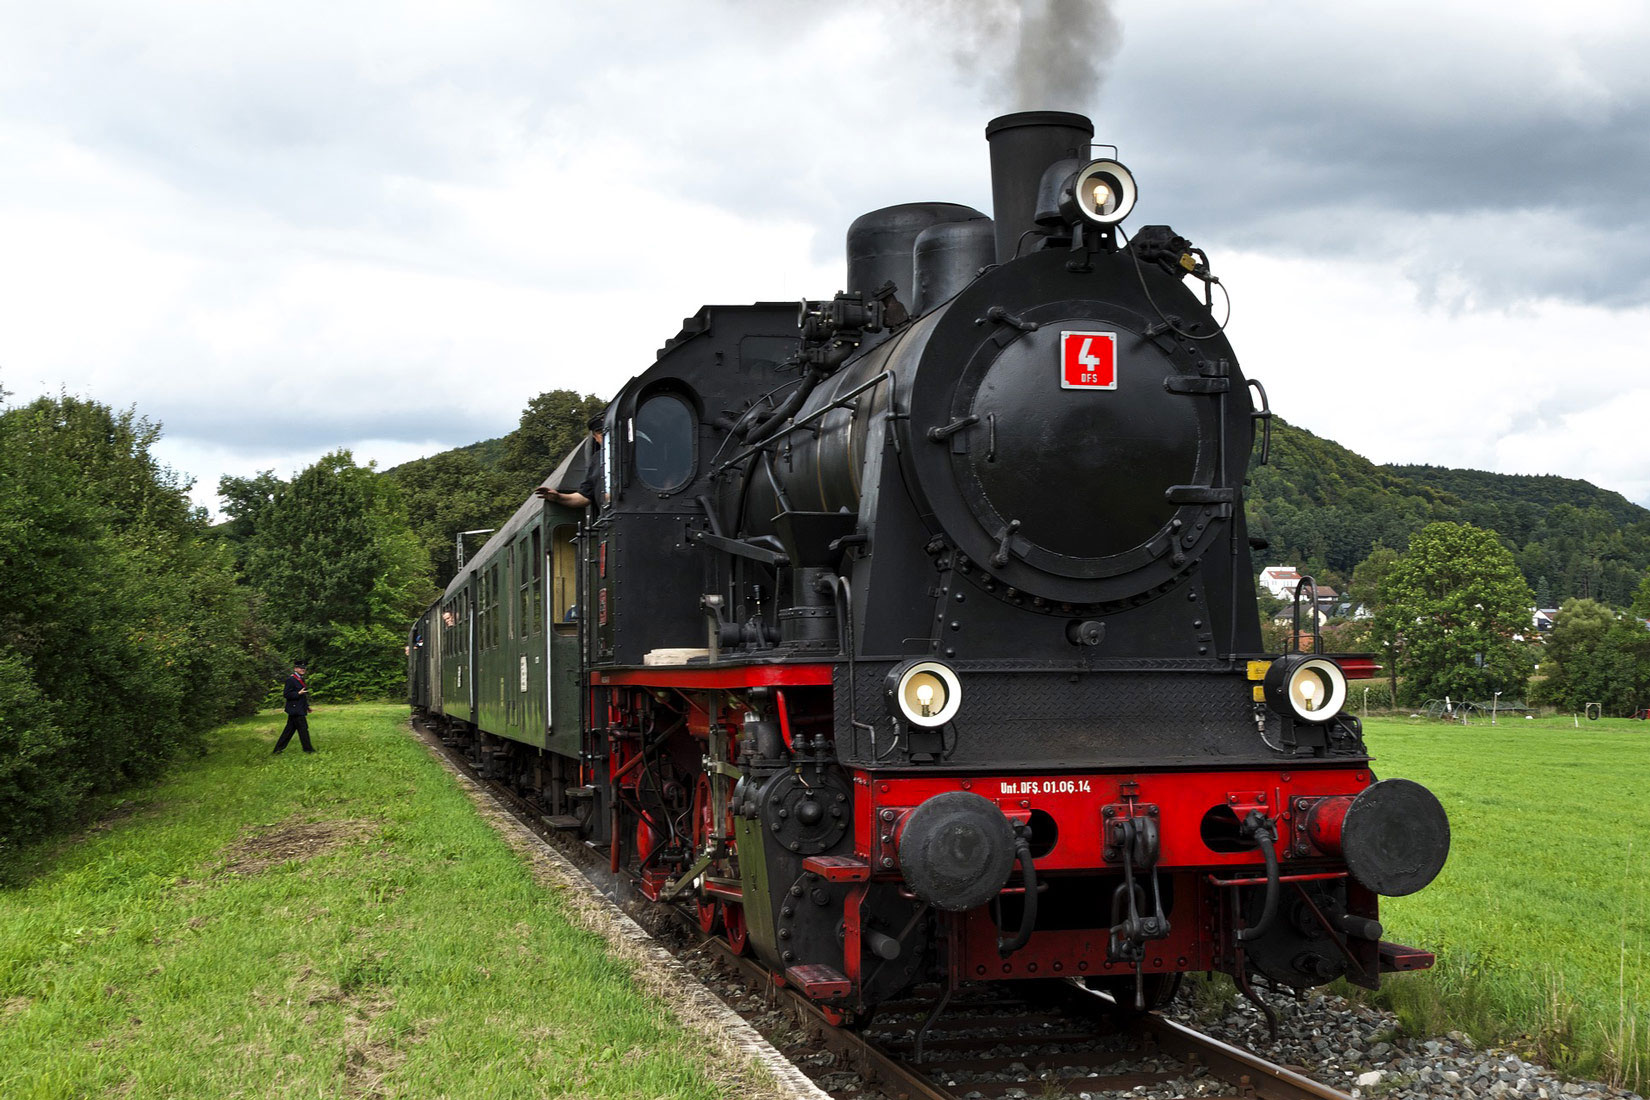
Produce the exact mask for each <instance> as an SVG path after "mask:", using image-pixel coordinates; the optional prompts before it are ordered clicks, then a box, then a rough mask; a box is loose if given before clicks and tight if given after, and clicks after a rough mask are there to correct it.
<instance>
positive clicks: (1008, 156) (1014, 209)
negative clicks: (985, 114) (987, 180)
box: [985, 111, 1094, 264]
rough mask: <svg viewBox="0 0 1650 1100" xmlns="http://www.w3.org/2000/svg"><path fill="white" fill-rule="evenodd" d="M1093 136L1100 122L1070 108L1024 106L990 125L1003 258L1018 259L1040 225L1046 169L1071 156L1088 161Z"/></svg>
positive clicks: (1000, 258)
mask: <svg viewBox="0 0 1650 1100" xmlns="http://www.w3.org/2000/svg"><path fill="white" fill-rule="evenodd" d="M1093 137H1094V123H1092V122H1090V121H1089V120H1088V119H1087V118H1086V117H1084V116H1083V115H1077V114H1071V113H1069V112H1066V111H1022V112H1020V113H1019V114H1013V115H1003V116H1001V117H1000V118H994V119H992V120H991V121H990V122H989V123H987V124H986V127H985V139H986V141H988V142H990V143H991V206H992V212H991V213H992V218H993V219H994V221H995V222H996V230H997V262H998V263H1000V264H1002V263H1007V262H1008V261H1009V260H1012V259H1013V258H1014V257H1015V255H1016V253H1017V251H1018V250H1019V248H1020V247H1021V242H1020V238H1021V237H1022V236H1024V235H1025V234H1026V233H1027V232H1028V231H1030V230H1035V229H1037V222H1036V220H1035V219H1036V215H1037V188H1038V185H1039V184H1040V183H1041V182H1042V179H1043V170H1044V169H1046V168H1047V167H1048V166H1049V165H1051V164H1053V163H1054V162H1055V161H1057V160H1065V159H1067V158H1068V157H1076V158H1078V159H1080V160H1087V159H1088V154H1089V142H1090V140H1091V139H1092V138H1093Z"/></svg>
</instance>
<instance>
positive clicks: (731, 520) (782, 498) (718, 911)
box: [408, 112, 1449, 1023]
mask: <svg viewBox="0 0 1650 1100" xmlns="http://www.w3.org/2000/svg"><path fill="white" fill-rule="evenodd" d="M1092 137H1093V126H1092V124H1091V123H1090V121H1089V120H1088V119H1087V118H1084V117H1083V116H1081V115H1075V114H1067V113H1063V112H1030V113H1021V114H1012V115H1007V116H1004V117H1001V118H998V119H996V120H994V121H992V122H991V123H990V124H989V125H988V126H987V128H986V138H987V140H988V142H989V146H990V158H991V180H992V192H993V204H994V216H993V217H990V218H988V217H986V216H985V215H983V214H981V213H980V212H979V211H976V210H973V209H970V208H968V207H966V206H959V205H953V204H948V203H914V204H908V205H901V206H893V207H889V208H886V209H882V210H876V211H873V212H871V213H868V214H866V215H864V216H862V217H860V218H859V219H858V220H856V221H855V222H854V223H853V225H852V226H851V227H850V228H849V230H848V234H847V252H848V255H847V272H848V273H847V289H846V290H845V291H843V292H840V293H838V294H836V295H835V296H834V297H833V298H830V299H828V300H821V301H805V302H803V303H802V305H801V308H800V311H799V310H798V307H797V306H796V305H794V304H784V303H772V302H766V303H757V304H754V305H736V306H705V307H704V308H702V309H701V310H700V311H699V312H698V313H697V314H695V315H694V316H692V317H690V318H688V319H687V320H686V321H684V322H683V325H682V329H681V331H680V332H679V333H677V334H676V335H675V336H674V337H672V338H671V339H669V340H668V341H667V342H666V343H665V346H664V347H663V348H662V349H660V351H659V352H658V356H657V358H656V359H655V361H654V363H653V364H652V366H650V367H648V368H647V369H646V370H644V371H643V372H642V373H640V374H638V375H637V376H635V377H634V378H632V379H631V380H630V381H629V382H628V383H627V384H626V385H625V386H624V387H623V388H622V389H621V390H620V392H619V393H618V395H617V396H616V397H615V398H614V399H613V401H612V402H611V404H609V405H608V407H607V409H606V412H605V413H604V415H603V418H602V421H601V427H602V428H603V430H602V431H601V432H600V433H599V442H598V441H597V437H596V435H594V434H593V435H592V438H591V439H590V440H588V441H586V443H585V444H583V445H581V446H580V447H579V448H577V449H576V450H575V451H574V452H573V453H571V454H569V455H567V456H566V458H565V459H564V460H563V461H562V462H561V464H560V466H559V467H558V468H557V469H556V471H555V472H554V473H552V474H551V475H550V477H549V478H548V479H547V480H546V481H545V487H546V488H550V489H556V490H569V489H571V488H572V487H573V486H574V485H576V484H578V483H579V481H580V479H581V477H583V476H586V471H587V470H591V471H594V474H593V481H594V483H595V485H596V486H597V487H596V489H595V492H596V494H597V499H596V500H595V501H594V502H593V504H592V507H591V508H590V509H589V510H588V511H587V510H584V509H573V508H569V507H566V506H564V505H562V504H560V503H557V502H555V501H554V500H546V499H543V498H542V497H541V496H534V497H531V498H529V499H528V500H527V501H526V502H525V503H524V504H523V505H522V506H521V508H520V509H519V510H518V511H517V512H516V513H515V514H514V515H513V516H512V517H511V519H510V520H509V522H508V523H507V524H506V525H505V526H504V527H503V528H502V529H500V530H499V531H498V532H497V533H496V534H494V535H493V537H492V538H491V539H490V540H489V541H488V542H487V544H486V545H485V546H484V547H483V548H482V549H481V551H480V552H479V554H477V555H476V556H475V558H474V559H473V560H472V561H470V562H469V563H468V564H466V565H464V567H463V569H462V571H461V572H460V573H459V574H458V576H457V577H456V579H455V580H454V581H453V582H452V584H451V585H450V586H449V587H448V588H447V590H446V592H445V594H444V595H443V596H442V598H441V599H440V600H439V601H438V602H437V603H436V604H435V605H434V606H432V607H431V608H430V609H429V610H428V611H427V612H426V613H425V614H424V615H423V616H422V617H421V618H420V619H419V620H418V622H417V623H415V624H414V625H413V626H412V628H411V631H410V634H409V639H408V642H409V645H408V650H409V682H410V685H411V687H410V692H411V702H412V705H413V706H414V708H416V709H417V710H419V711H421V712H424V713H426V714H427V715H429V716H430V717H431V719H432V720H434V721H436V722H438V723H439V724H441V726H442V727H443V729H444V730H445V732H446V734H447V736H449V737H450V738H453V739H456V740H459V741H462V742H463V743H464V744H465V745H467V746H468V750H469V752H470V754H471V757H472V759H473V760H474V761H475V762H476V763H477V765H478V766H479V767H481V768H483V769H484V770H485V771H486V772H487V773H488V774H491V775H493V776H496V777H498V778H501V779H505V780H508V781H509V782H511V783H513V784H515V785H516V787H517V788H518V789H519V790H520V791H522V792H524V793H526V794H527V795H528V796H529V797H531V798H532V799H534V800H536V804H537V805H538V806H539V807H540V808H541V809H542V812H543V816H544V819H545V821H547V822H548V823H549V824H551V825H553V826H554V827H556V828H560V829H565V830H567V831H569V832H572V833H575V834H576V835H578V836H579V837H581V838H583V839H584V840H586V841H587V842H588V843H590V844H591V845H594V846H596V847H598V848H600V849H604V850H605V851H606V853H607V855H608V858H609V860H610V865H611V867H612V869H613V870H614V871H615V872H618V873H621V874H624V875H626V876H627V877H628V879H629V881H631V882H633V883H634V886H635V889H636V890H638V891H639V892H640V893H641V894H642V895H643V896H644V897H646V898H648V899H651V900H653V901H656V902H660V903H666V904H675V905H681V906H685V907H688V908H690V909H691V911H692V912H693V913H694V915H695V916H696V917H697V919H698V921H699V922H700V924H701V926H702V927H703V928H704V929H705V930H706V931H707V932H719V933H720V934H721V935H723V936H725V937H726V939H727V940H728V942H729V943H730V944H731V945H733V946H734V947H735V948H737V949H739V950H741V951H752V952H754V953H755V954H756V955H757V956H758V957H759V958H760V959H761V960H762V962H763V963H765V964H766V966H768V967H769V968H770V969H771V971H772V973H773V974H774V975H775V976H776V979H777V980H779V981H782V982H784V983H788V984H789V985H792V986H794V987H795V988H796V989H798V990H800V991H801V992H802V993H803V994H805V995H806V996H808V997H809V998H812V999H813V1000H814V1001H815V1002H817V1003H818V1004H819V1005H820V1006H821V1007H822V1008H823V1009H824V1010H825V1011H826V1012H827V1014H829V1015H830V1016H831V1017H832V1018H833V1019H835V1020H837V1021H839V1022H845V1023H846V1022H851V1021H854V1020H857V1019H862V1018H864V1016H865V1015H866V1014H867V1013H868V1012H869V1011H871V1010H872V1009H874V1008H875V1006H876V1005H877V1004H878V1003H879V1002H883V1001H885V1000H887V999H889V998H891V997H893V996H895V995H896V994H898V993H899V992H900V991H902V990H904V989H905V988H907V987H908V986H910V985H911V984H912V983H914V982H917V981H919V980H930V981H933V980H937V981H938V982H940V983H941V985H942V986H943V988H945V989H946V990H948V991H950V990H954V989H956V988H957V987H958V986H960V985H961V984H962V983H964V982H974V981H987V980H996V981H1001V980H1015V979H1045V978H1059V977H1066V978H1080V979H1084V980H1085V981H1087V982H1088V983H1090V984H1091V985H1094V986H1097V987H1102V988H1107V989H1110V990H1112V991H1113V992H1115V993H1116V994H1118V997H1119V1001H1120V1003H1121V1004H1124V1005H1130V1004H1132V1005H1135V1006H1148V1005H1152V1004H1156V1003H1159V1002H1161V1001H1162V1000H1163V999H1164V998H1166V997H1167V996H1170V995H1171V994H1172V992H1173V989H1174V986H1175V985H1176V983H1177V981H1178V976H1179V975H1180V974H1182V973H1184V972H1187V971H1223V972H1226V973H1228V974H1230V975H1232V976H1233V978H1234V979H1235V980H1236V981H1237V983H1238V985H1239V987H1240V988H1241V989H1243V990H1244V991H1245V992H1246V993H1247V994H1249V995H1250V996H1251V997H1254V998H1255V999H1256V1000H1257V1003H1260V1001H1259V998H1258V997H1256V996H1255V993H1254V989H1253V986H1252V984H1251V983H1252V979H1253V978H1254V977H1255V976H1257V975H1258V976H1262V977H1264V978H1265V979H1266V980H1267V982H1268V983H1269V984H1270V985H1272V986H1274V987H1277V986H1284V987H1294V988H1300V987H1307V986H1314V985H1319V984H1322V983H1325V982H1328V981H1331V980H1333V979H1335V978H1339V977H1343V976H1344V977H1346V978H1348V979H1350V980H1351V981H1354V982H1357V983H1359V984H1363V985H1367V986H1370V987H1374V986H1376V985H1377V984H1378V983H1379V980H1380V976H1381V975H1382V974H1383V973H1384V972H1388V971H1393V970H1409V969H1416V968H1421V967H1426V966H1429V965H1431V963H1432V961H1433V957H1432V955H1430V954H1429V953H1427V952H1425V951H1421V950H1416V949H1412V948H1409V947H1404V946H1401V945H1398V944H1395V943H1392V942H1388V941H1387V940H1385V939H1384V938H1383V937H1384V934H1383V930H1382V927H1381V924H1380V922H1379V912H1378V899H1379V896H1380V895H1401V894H1407V893H1410V892H1412V891H1415V890H1418V889H1420V888H1421V887H1423V886H1425V885H1426V884H1427V883H1428V882H1429V881H1431V880H1432V878H1433V877H1434V876H1435V875H1436V874H1437V873H1438V871H1439V870H1440V868H1441V867H1442V865H1443V862H1444V859H1445V857H1446V855H1447V852H1448V847H1449V826H1448V822H1447V820H1446V819H1445V816H1444V813H1443V810H1442V808H1441V807H1440V806H1439V804H1438V801H1437V800H1436V799H1435V798H1434V797H1433V796H1432V795H1431V794H1430V793H1429V792H1428V791H1426V790H1425V788H1423V787H1421V786H1419V785H1418V784H1415V783H1412V782H1409V781H1406V780H1402V779H1387V780H1383V781H1377V780H1376V777H1375V775H1374V773H1373V772H1372V770H1371V766H1370V764H1371V762H1370V757H1369V755H1368V752H1367V750H1366V747H1365V744H1364V741H1363V738H1362V731H1361V728H1360V725H1359V723H1358V721H1357V719H1356V718H1355V717H1354V716H1352V715H1351V714H1349V713H1347V712H1346V711H1345V710H1344V709H1343V705H1344V704H1345V702H1346V698H1347V679H1348V677H1353V678H1357V677H1360V676H1369V675H1372V674H1373V672H1374V669H1375V666H1374V664H1373V662H1372V661H1371V660H1370V659H1369V658H1367V657H1361V656H1356V655H1339V656H1336V655H1329V654H1325V653H1321V652H1318V650H1317V647H1316V646H1315V645H1313V644H1311V634H1312V632H1311V630H1310V629H1309V628H1307V629H1303V630H1300V631H1298V632H1297V640H1296V642H1295V644H1294V645H1292V646H1291V652H1288V653H1283V654H1276V653H1273V654H1268V653H1264V652H1262V648H1261V635H1260V629H1259V620H1258V617H1257V613H1256V606H1255V599H1254V572H1253V567H1252V565H1251V561H1250V552H1251V549H1252V548H1255V547H1257V546H1261V545H1263V544H1262V543H1260V541H1259V540H1257V539H1253V538H1251V537H1250V536H1249V535H1248V533H1247V531H1246V529H1245V524H1244V510H1243V486H1244V478H1245V473H1246V471H1247V468H1248V466H1249V463H1250V461H1251V455H1252V453H1253V452H1254V451H1255V449H1256V444H1257V442H1259V444H1260V456H1259V458H1260V460H1261V461H1264V460H1265V444H1266V434H1267V433H1266V429H1267V428H1268V426H1269V424H1268V420H1267V418H1268V416H1269V412H1268V410H1267V408H1266V401H1265V391H1264V390H1263V389H1261V388H1260V387H1259V385H1258V383H1255V382H1253V381H1251V380H1246V379H1245V377H1244V375H1243V374H1242V372H1241V371H1240V369H1239V367H1238V363H1237V359H1236V357H1235V356H1234V354H1233V352H1232V348H1231V346H1230V344H1229V343H1228V342H1227V339H1226V336H1225V335H1224V333H1223V331H1222V326H1221V325H1220V324H1219V323H1217V320H1216V316H1215V312H1216V311H1215V304H1216V302H1215V292H1216V291H1217V290H1223V289H1224V288H1223V287H1222V286H1221V284H1220V280H1219V279H1218V277H1217V276H1215V275H1214V274H1213V273H1212V272H1211V270H1210V268H1209V262H1208V258H1207V256H1206V255H1205V254H1204V253H1203V252H1202V251H1201V250H1200V249H1198V248H1196V247H1194V246H1193V245H1192V244H1191V243H1190V242H1188V241H1187V240H1186V239H1184V238H1182V237H1180V236H1179V235H1177V234H1176V233H1175V232H1174V231H1173V230H1171V229H1169V228H1167V227H1165V226H1145V227H1143V228H1141V229H1140V230H1138V231H1137V232H1135V233H1134V234H1133V235H1132V237H1129V236H1126V235H1125V234H1124V232H1123V229H1122V223H1123V221H1124V219H1125V218H1126V217H1127V216H1128V215H1129V213H1130V212H1131V210H1132V209H1133V207H1134V205H1135V199H1136V196H1137V189H1136V184H1135V180H1134V178H1133V176H1132V175H1131V174H1130V172H1129V171H1128V170H1127V169H1126V168H1125V167H1124V166H1123V165H1122V164H1121V163H1119V162H1118V161H1117V160H1115V159H1111V158H1107V157H1100V158H1095V157H1093V156H1092V155H1091V148H1092V146H1091V139H1092ZM1257 400H1258V403H1259V404H1258V407H1257ZM1303 604H1304V605H1305V606H1306V610H1307V614H1308V616H1309V621H1310V619H1311V618H1312V617H1313V616H1312V612H1313V610H1314V607H1313V606H1311V604H1310V601H1309V598H1308V599H1307V600H1304V601H1302V600H1301V598H1300V597H1298V603H1297V606H1298V607H1299V606H1302V605H1303ZM946 995H947V996H949V993H947V994H946ZM941 1003H942V1004H943V1000H942V1002H941ZM936 1011H937V1009H936Z"/></svg>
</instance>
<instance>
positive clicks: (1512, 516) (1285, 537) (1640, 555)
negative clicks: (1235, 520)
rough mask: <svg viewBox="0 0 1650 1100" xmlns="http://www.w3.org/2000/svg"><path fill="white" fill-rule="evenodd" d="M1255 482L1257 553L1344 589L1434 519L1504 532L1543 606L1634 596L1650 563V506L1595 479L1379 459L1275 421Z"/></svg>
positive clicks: (1623, 600) (1252, 503) (1252, 507)
mask: <svg viewBox="0 0 1650 1100" xmlns="http://www.w3.org/2000/svg"><path fill="white" fill-rule="evenodd" d="M1250 483H1251V484H1250V489H1249V524H1250V533H1251V534H1253V535H1259V536H1261V537H1263V538H1266V539H1268V540H1269V541H1270V542H1271V544H1272V545H1271V547H1270V548H1269V549H1267V550H1264V551H1259V552H1257V555H1256V556H1257V558H1259V559H1264V563H1272V564H1292V565H1299V566H1301V567H1302V568H1304V569H1307V570H1309V571H1311V572H1313V574H1314V575H1316V576H1318V577H1319V578H1320V579H1323V578H1328V580H1329V582H1330V583H1332V584H1336V585H1337V587H1342V588H1344V587H1345V586H1346V583H1347V582H1348V581H1349V580H1350V578H1351V574H1352V569H1353V567H1355V566H1356V565H1357V564H1358V563H1359V562H1360V561H1362V560H1363V559H1364V558H1365V557H1367V556H1368V555H1369V552H1370V550H1371V549H1372V548H1373V547H1374V546H1375V545H1376V544H1377V543H1380V544H1382V545H1385V546H1389V547H1391V548H1393V549H1395V550H1402V549H1404V548H1405V547H1406V546H1407V545H1408V542H1409V536H1410V534H1411V533H1412V532H1414V531H1416V530H1418V529H1419V528H1420V527H1421V526H1422V525H1424V524H1426V523H1429V522H1431V521H1433V520H1449V521H1452V522H1456V523H1470V524H1473V525H1474V526H1478V527H1486V528H1489V529H1491V530H1493V531H1495V532H1496V533H1497V534H1498V535H1499V536H1500V537H1501V540H1502V542H1503V543H1505V544H1506V545H1507V546H1508V548H1509V549H1511V550H1512V552H1513V555H1514V557H1515V558H1516V560H1517V562H1518V565H1519V568H1520V569H1521V570H1522V571H1523V573H1524V576H1525V578H1526V579H1527V580H1528V581H1529V583H1530V587H1531V589H1532V590H1534V592H1535V594H1536V598H1537V600H1538V602H1540V604H1541V606H1543V607H1555V606H1557V605H1558V604H1560V603H1562V602H1563V601H1564V600H1565V599H1566V598H1568V597H1570V596H1590V597H1592V598H1593V599H1598V600H1603V601H1604V602H1606V603H1611V604H1615V605H1618V606H1625V605H1626V604H1628V603H1629V602H1631V599H1632V593H1633V590H1634V589H1635V588H1636V587H1637V586H1638V584H1639V583H1640V582H1641V581H1642V580H1643V579H1644V576H1645V573H1646V571H1647V570H1650V510H1646V509H1644V508H1641V507H1639V506H1638V505H1636V504H1633V503H1631V502H1629V501H1628V500H1627V499H1626V498H1625V497H1623V496H1621V494H1619V493H1613V492H1609V491H1607V490H1604V489H1600V488H1599V487H1598V486H1596V485H1592V484H1590V483H1588V482H1585V481H1576V480H1572V479H1569V478H1560V477H1550V476H1527V475H1515V474H1493V473H1487V472H1485V471H1481V470H1453V469H1447V468H1444V467H1439V466H1377V465H1376V464H1375V463H1373V462H1370V461H1369V460H1368V459H1366V458H1364V457H1362V456H1361V455H1357V454H1354V453H1353V452H1351V451H1349V450H1347V449H1346V448H1345V447H1342V446H1341V445H1340V444H1338V443H1334V442H1331V441H1330V440H1327V439H1320V438H1319V437H1318V436H1315V435H1313V434H1312V433H1311V432H1309V431H1306V430H1305V429H1303V428H1297V427H1294V426H1293V425H1290V424H1287V423H1285V422H1283V421H1282V420H1275V421H1274V422H1273V430H1272V454H1271V463H1270V464H1269V465H1267V466H1251V468H1250ZM1258 564H1260V563H1258Z"/></svg>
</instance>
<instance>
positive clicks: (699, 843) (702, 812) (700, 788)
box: [693, 775, 719, 935]
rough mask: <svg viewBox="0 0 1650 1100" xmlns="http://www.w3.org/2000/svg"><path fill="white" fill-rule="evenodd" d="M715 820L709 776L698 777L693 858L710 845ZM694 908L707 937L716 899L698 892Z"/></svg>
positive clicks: (712, 927) (712, 924)
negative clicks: (711, 830)
mask: <svg viewBox="0 0 1650 1100" xmlns="http://www.w3.org/2000/svg"><path fill="white" fill-rule="evenodd" d="M715 820H716V809H715V807H714V806H712V805H711V791H710V776H708V775H701V776H699V782H698V783H696V784H695V785H694V788H693V851H694V854H695V856H697V855H698V853H700V852H703V851H704V850H705V845H707V844H708V843H710V828H711V823H712V822H714V821H715ZM694 907H695V909H696V910H697V914H696V915H697V916H698V918H699V930H700V931H702V932H704V933H706V934H707V935H708V934H709V933H711V932H714V931H716V915H717V911H718V908H719V907H718V905H717V903H716V899H715V898H713V897H711V896H710V895H709V894H706V893H705V892H704V890H702V889H701V890H700V891H699V894H698V896H697V897H696V898H694Z"/></svg>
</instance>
